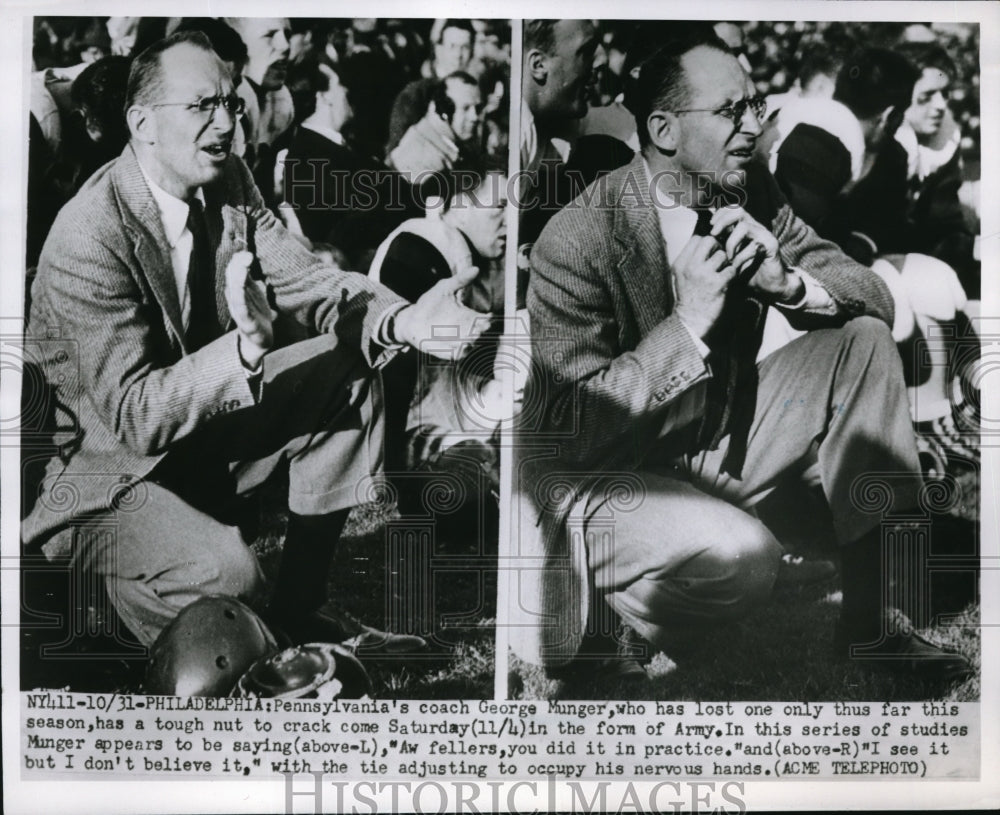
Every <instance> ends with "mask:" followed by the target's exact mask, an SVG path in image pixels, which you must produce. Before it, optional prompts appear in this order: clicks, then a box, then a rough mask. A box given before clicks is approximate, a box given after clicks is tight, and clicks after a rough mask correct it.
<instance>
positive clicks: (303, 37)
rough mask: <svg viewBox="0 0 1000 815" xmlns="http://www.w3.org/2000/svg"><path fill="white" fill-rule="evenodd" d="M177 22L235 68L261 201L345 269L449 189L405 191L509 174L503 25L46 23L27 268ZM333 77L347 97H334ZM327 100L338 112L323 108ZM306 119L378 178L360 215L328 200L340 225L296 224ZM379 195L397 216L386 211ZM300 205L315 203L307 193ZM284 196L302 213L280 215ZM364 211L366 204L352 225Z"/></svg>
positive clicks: (38, 32) (100, 159)
mask: <svg viewBox="0 0 1000 815" xmlns="http://www.w3.org/2000/svg"><path fill="white" fill-rule="evenodd" d="M184 29H195V30H200V31H202V32H204V33H205V34H206V35H207V36H208V38H209V40H210V42H211V44H212V46H213V48H214V49H215V50H216V52H217V53H218V54H219V56H220V57H221V58H222V59H223V61H224V62H226V64H227V65H228V66H229V68H230V70H231V72H232V74H233V78H234V84H235V85H236V89H237V93H238V94H239V95H240V97H241V98H242V99H243V100H244V112H243V113H242V114H241V117H240V118H241V127H240V128H238V132H237V144H236V145H234V149H235V150H236V152H237V153H239V154H240V155H241V156H242V157H243V159H244V160H245V161H246V162H247V164H248V165H249V166H250V168H251V170H252V171H253V173H254V177H255V179H256V180H257V183H258V186H259V187H260V189H261V192H262V194H263V195H264V196H265V200H267V202H268V204H269V205H271V206H272V208H274V209H275V211H276V212H278V213H279V214H280V215H282V216H283V219H284V220H286V223H287V225H288V226H289V228H290V229H292V231H293V232H296V233H298V234H299V235H300V236H302V237H304V238H305V239H306V240H307V241H308V242H309V243H311V244H313V245H316V244H319V245H320V246H319V248H320V250H321V251H323V250H326V251H331V252H333V253H334V255H335V256H336V257H337V260H338V261H339V262H341V263H342V264H344V265H347V266H349V267H352V268H356V269H357V270H359V271H364V270H365V268H366V266H367V264H368V262H369V261H370V258H371V255H372V254H373V252H374V250H375V249H376V248H377V246H378V245H379V243H380V242H381V241H382V240H383V239H384V238H385V237H386V236H387V235H388V234H389V233H390V232H391V231H392V229H393V228H394V227H395V226H397V225H398V223H400V222H401V221H402V220H405V218H406V217H412V216H413V215H414V214H420V212H421V211H422V209H423V207H424V206H425V204H426V198H427V197H428V196H432V195H436V194H439V193H440V192H441V190H440V189H437V188H436V187H435V186H434V185H433V184H432V185H430V186H427V187H426V188H425V189H411V188H410V184H411V182H413V181H414V180H416V184H415V186H416V187H420V186H422V185H421V184H420V182H421V180H422V179H424V178H429V177H430V176H432V175H433V174H435V173H439V172H442V171H448V170H450V169H454V168H456V167H458V168H471V169H472V170H474V171H475V172H477V173H480V174H481V173H482V172H484V171H485V170H488V169H492V168H497V167H500V168H506V162H507V118H508V110H509V76H510V52H511V42H510V25H509V23H507V22H506V21H493V20H443V19H439V20H430V19H427V20H396V19H379V20H375V19H359V18H355V19H337V18H328V19H322V18H297V19H291V20H285V19H271V20H269V19H266V18H227V19H225V20H223V19H221V18H184V19H180V18H160V17H156V18H154V17H149V18H142V17H131V18H129V17H111V18H106V17H87V18H72V17H39V18H36V19H35V22H34V40H33V50H32V60H33V67H34V69H35V71H34V73H33V82H32V90H31V121H30V159H29V163H30V169H29V199H28V214H29V236H28V249H27V263H28V267H29V268H30V267H31V266H33V265H34V264H35V263H36V261H37V258H38V253H39V252H40V250H41V247H42V244H43V243H44V239H45V236H46V234H47V232H48V228H49V226H50V225H51V223H52V220H53V219H54V217H55V214H56V212H57V211H58V209H59V208H60V207H61V206H62V205H63V204H64V203H65V202H66V201H67V200H69V198H71V197H72V196H73V195H74V194H75V193H76V191H77V190H78V189H79V188H80V187H81V186H82V184H83V183H84V182H85V181H86V179H87V178H88V177H89V176H90V175H91V174H92V173H93V172H94V171H95V170H96V169H97V168H99V167H100V166H101V165H102V164H104V163H105V162H107V161H109V160H110V159H112V158H114V157H115V156H116V155H117V154H118V153H120V152H121V150H122V148H123V147H124V145H125V143H126V142H127V140H128V131H127V128H126V125H125V118H124V114H123V110H122V106H123V102H124V98H125V88H126V82H127V78H128V71H129V65H130V58H131V57H132V56H134V55H135V54H138V53H139V52H141V51H142V50H143V49H144V48H145V47H147V46H148V45H149V44H151V43H152V42H155V41H157V40H159V39H162V38H163V37H164V36H165V35H167V34H170V33H173V32H174V31H177V30H184ZM331 78H332V79H333V81H332V84H333V85H334V86H336V89H338V90H343V92H344V93H343V94H341V96H342V97H343V98H338V99H337V100H332V96H333V94H332V93H327V92H328V91H329V90H330V86H331V81H330V80H331ZM317 94H320V95H321V96H320V97H317ZM323 94H326V95H325V96H323ZM317 98H320V103H321V104H320V105H319V106H318V105H317ZM328 99H329V100H331V103H339V105H340V109H339V110H337V111H332V112H331V111H329V110H327V105H326V103H327V101H328ZM318 107H319V108H320V110H317V108H318ZM328 114H330V115H332V117H333V118H332V119H331V118H330V117H329V116H328ZM310 117H312V119H313V123H314V124H315V123H316V121H317V117H319V118H320V119H322V121H320V122H319V126H320V128H321V129H322V128H326V129H325V130H324V134H325V135H331V133H333V134H334V135H333V136H332V138H333V141H334V144H335V146H337V147H340V148H343V149H342V150H341V151H340V152H339V153H338V155H337V160H338V161H339V162H340V164H337V165H336V166H335V167H334V169H336V170H337V171H338V172H342V173H346V174H348V175H350V174H353V173H357V172H358V171H362V170H365V171H370V172H371V173H372V174H373V177H374V179H375V180H374V181H370V182H369V187H370V186H374V187H375V189H376V190H377V192H378V194H377V195H376V196H375V200H374V203H372V202H370V201H369V199H370V198H371V195H368V196H367V197H365V198H364V203H365V204H366V206H359V201H358V200H355V199H354V198H351V197H350V196H349V195H348V196H347V197H345V198H344V200H338V201H335V202H334V204H333V206H332V207H329V208H330V209H333V210H336V211H337V214H339V215H344V214H350V213H352V211H353V215H354V217H352V218H351V219H350V222H349V224H347V225H342V226H341V228H340V230H339V231H334V226H335V221H337V220H339V219H338V218H337V217H335V216H334V215H331V216H330V217H316V216H315V213H309V212H307V213H306V215H305V217H304V218H303V219H301V221H300V220H299V219H298V216H297V214H295V213H301V212H302V210H303V209H304V208H306V207H304V206H302V205H301V204H300V203H299V202H295V201H292V198H293V197H294V196H295V194H296V192H299V193H302V192H303V187H306V186H308V185H307V184H305V183H299V182H298V181H297V180H296V179H294V178H293V179H292V180H291V181H289V180H288V179H286V177H285V176H286V165H285V162H286V161H287V160H288V156H289V151H291V153H292V160H293V161H295V162H298V163H301V162H303V161H308V159H309V158H311V157H312V156H310V155H308V154H305V155H303V154H302V150H301V149H299V150H298V151H296V139H297V136H298V135H300V133H301V131H302V125H303V123H304V122H305V121H306V120H307V119H309V118H310ZM299 147H300V148H301V145H299ZM312 158H315V157H312ZM324 158H328V157H326V156H324ZM366 189H367V191H368V192H370V189H368V188H366ZM386 190H391V194H392V201H393V202H394V203H396V202H399V201H401V202H402V203H403V207H402V208H400V207H398V206H397V207H389V206H385V205H384V202H383V201H382V198H383V195H382V193H383V192H384V191H386ZM320 192H321V193H322V194H323V195H325V196H328V195H329V190H323V191H320ZM384 197H387V198H388V197H389V196H388V195H386V196H384ZM303 198H304V199H305V200H309V201H312V200H316V199H317V198H318V196H317V195H316V194H315V192H313V191H308V190H307V191H306V192H305V193H303ZM323 201H324V203H327V202H328V200H327V198H323ZM289 202H291V203H294V204H295V207H293V208H289V207H281V206H279V205H281V204H283V203H289ZM312 209H315V207H313V208H312ZM359 209H366V210H368V211H367V212H365V213H363V214H362V215H361V216H360V217H359V216H358V213H357V210H359ZM387 209H389V210H392V209H398V210H399V211H398V213H393V212H387V211H386V210H387ZM359 235H360V236H361V237H359ZM338 243H340V244H343V246H338Z"/></svg>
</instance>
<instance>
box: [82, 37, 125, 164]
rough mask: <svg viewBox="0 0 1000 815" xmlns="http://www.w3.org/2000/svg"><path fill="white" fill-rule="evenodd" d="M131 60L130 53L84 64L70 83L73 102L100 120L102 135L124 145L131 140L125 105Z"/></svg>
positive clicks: (97, 120) (98, 121)
mask: <svg viewBox="0 0 1000 815" xmlns="http://www.w3.org/2000/svg"><path fill="white" fill-rule="evenodd" d="M130 63H131V60H130V59H129V58H128V57H123V56H110V57H103V58H102V59H99V60H97V62H93V63H91V64H90V65H88V66H87V67H86V68H84V69H83V71H81V72H80V74H79V75H78V76H77V77H76V79H74V80H73V84H72V86H71V87H70V98H71V99H72V100H73V104H74V105H75V106H76V107H79V108H84V109H85V110H86V113H87V116H88V117H92V118H93V119H94V120H96V122H97V124H98V126H99V127H100V130H101V134H102V138H103V139H107V140H109V141H114V142H116V143H117V142H120V143H121V144H123V145H124V144H125V142H127V141H128V126H127V125H126V123H125V116H124V110H123V106H124V104H125V93H126V85H127V84H128V76H129V65H130Z"/></svg>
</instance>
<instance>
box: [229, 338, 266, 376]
mask: <svg viewBox="0 0 1000 815" xmlns="http://www.w3.org/2000/svg"><path fill="white" fill-rule="evenodd" d="M236 350H237V352H238V353H239V355H240V362H242V363H243V367H244V368H246V369H247V370H248V371H250V372H251V373H254V372H256V371H257V369H258V368H259V367H260V363H261V360H262V359H264V354H266V353H267V350H268V349H267V348H264V347H263V346H261V345H258V344H257V343H255V342H254V341H253V340H249V339H247V338H246V336H245V335H243V334H238V335H237V339H236Z"/></svg>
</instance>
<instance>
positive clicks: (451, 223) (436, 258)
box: [369, 169, 510, 524]
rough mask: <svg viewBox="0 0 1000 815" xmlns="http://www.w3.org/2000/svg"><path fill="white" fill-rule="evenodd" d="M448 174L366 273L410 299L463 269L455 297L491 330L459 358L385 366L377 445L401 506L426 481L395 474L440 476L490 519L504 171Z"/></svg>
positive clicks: (498, 393) (414, 503)
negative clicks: (383, 425) (381, 439)
mask: <svg viewBox="0 0 1000 815" xmlns="http://www.w3.org/2000/svg"><path fill="white" fill-rule="evenodd" d="M450 180H451V181H452V182H453V183H451V184H450V185H449V188H447V189H446V190H445V191H443V195H442V197H441V203H442V206H441V207H433V208H429V209H428V211H427V213H426V215H425V216H424V217H421V218H414V219H411V220H408V221H406V222H405V223H403V224H401V225H400V226H399V227H398V228H397V229H396V230H395V231H394V232H393V233H392V234H391V235H390V236H389V237H388V238H387V239H386V240H385V241H384V242H383V244H382V245H381V246H380V247H379V250H378V252H377V253H376V256H375V259H374V260H373V262H372V266H371V270H370V272H369V274H370V275H371V276H372V277H374V278H375V279H377V280H379V281H380V282H381V283H382V284H383V285H385V286H387V287H388V288H390V289H392V290H393V291H395V292H396V293H397V294H399V295H400V296H402V297H404V298H406V299H408V300H410V301H415V300H416V299H418V298H419V297H420V296H421V295H422V294H423V293H424V292H425V291H427V290H428V289H430V288H431V287H432V286H433V285H434V284H435V283H437V282H438V281H439V280H442V279H445V278H449V277H454V276H461V275H466V274H472V275H474V277H473V279H472V281H471V282H470V283H469V284H468V285H467V286H466V287H465V289H463V291H462V302H463V303H464V304H465V305H467V306H469V307H470V308H472V309H474V310H476V311H478V312H480V313H482V314H483V315H485V316H484V320H487V321H489V322H490V323H491V325H492V329H491V330H487V331H486V332H485V333H484V334H483V336H482V337H481V338H480V340H479V341H478V342H477V344H476V345H475V347H474V348H473V350H472V351H471V352H470V353H469V355H468V356H467V357H466V359H465V360H463V361H462V362H460V363H451V362H446V363H441V364H437V363H436V362H434V360H432V359H431V358H430V357H428V356H427V355H425V354H420V355H417V356H414V355H406V356H400V357H399V358H398V359H397V360H394V361H393V362H392V363H391V364H390V366H389V367H388V368H387V370H386V372H385V387H386V403H387V419H386V422H387V431H386V432H387V444H386V450H387V451H390V450H391V451H395V452H397V453H398V455H397V456H396V459H395V460H393V461H391V462H387V471H389V473H390V474H391V473H393V472H394V471H395V472H396V474H397V478H396V480H397V482H398V484H399V486H400V504H401V511H403V512H416V511H418V510H419V509H420V507H421V505H420V501H419V490H420V489H421V487H422V486H424V485H425V484H426V482H421V481H419V480H416V481H414V480H410V479H408V478H406V477H400V476H401V475H402V473H405V472H423V473H437V474H439V475H440V474H445V475H446V476H448V477H452V478H455V479H457V480H458V481H459V482H460V483H461V488H460V489H459V492H460V493H461V494H462V495H464V496H465V502H464V504H463V506H464V507H465V508H466V509H467V510H468V511H469V512H471V513H473V516H474V517H481V513H482V511H483V508H489V513H488V515H489V518H490V523H491V524H495V523H496V521H497V503H496V498H497V496H498V495H499V477H500V471H499V467H500V458H499V430H500V424H501V422H502V421H503V420H504V419H509V418H510V417H509V415H508V413H506V412H505V410H504V406H503V401H502V398H503V393H502V387H501V372H500V370H498V368H499V367H500V366H502V365H503V363H504V362H505V360H503V359H499V362H498V355H497V347H498V342H499V335H500V333H502V332H501V322H500V319H501V315H502V314H503V291H504V285H503V272H502V266H501V265H500V263H498V262H497V261H499V260H500V259H501V258H502V257H503V254H504V249H505V246H506V234H507V230H506V223H505V207H506V203H507V201H506V190H507V178H506V176H505V174H503V173H501V172H492V173H483V172H482V171H481V170H478V169H477V170H473V171H463V172H457V173H456V175H455V176H454V179H450ZM507 361H508V362H509V360H507ZM407 485H411V486H413V487H415V489H409V488H408V487H407ZM491 493H493V495H492V497H491ZM456 512H457V513H459V515H461V512H460V510H459V509H458V508H456Z"/></svg>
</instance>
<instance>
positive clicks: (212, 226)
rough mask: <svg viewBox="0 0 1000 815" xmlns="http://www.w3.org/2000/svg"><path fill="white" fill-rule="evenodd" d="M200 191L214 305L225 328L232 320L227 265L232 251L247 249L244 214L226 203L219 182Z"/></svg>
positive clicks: (245, 218) (220, 322)
mask: <svg viewBox="0 0 1000 815" xmlns="http://www.w3.org/2000/svg"><path fill="white" fill-rule="evenodd" d="M223 180H225V179H223ZM203 191H204V193H205V221H206V226H207V228H208V240H209V243H210V244H211V247H212V257H213V259H214V262H215V308H216V313H217V315H218V319H219V325H220V326H222V327H223V328H226V327H227V326H229V325H230V324H231V323H232V316H231V315H230V313H229V306H228V305H227V304H226V266H227V265H228V264H229V260H230V258H232V256H233V254H234V253H235V252H237V251H238V250H240V249H244V248H246V244H247V239H246V231H247V230H246V224H247V216H246V215H245V214H244V213H242V212H240V211H239V210H237V209H236V208H235V207H232V206H230V205H229V204H227V203H226V201H225V197H224V190H223V188H220V186H219V185H218V184H209V185H207V186H205V187H204V188H203ZM241 244H242V245H241Z"/></svg>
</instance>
